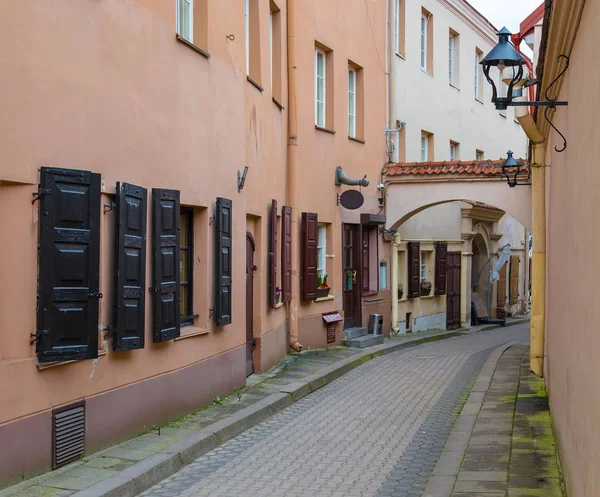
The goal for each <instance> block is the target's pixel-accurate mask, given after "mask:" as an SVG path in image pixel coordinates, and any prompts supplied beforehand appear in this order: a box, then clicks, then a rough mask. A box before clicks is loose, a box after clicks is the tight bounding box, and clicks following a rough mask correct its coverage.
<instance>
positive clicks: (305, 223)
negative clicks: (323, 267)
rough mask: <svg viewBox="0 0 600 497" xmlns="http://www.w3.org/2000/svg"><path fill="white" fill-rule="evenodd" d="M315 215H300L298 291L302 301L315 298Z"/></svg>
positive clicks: (316, 220) (309, 213)
mask: <svg viewBox="0 0 600 497" xmlns="http://www.w3.org/2000/svg"><path fill="white" fill-rule="evenodd" d="M317 226H318V218H317V215H316V214H314V213H312V212H303V213H302V268H301V271H300V273H301V274H300V290H301V294H302V295H301V297H302V300H315V299H316V298H317V231H318V230H317Z"/></svg>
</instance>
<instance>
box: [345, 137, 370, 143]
mask: <svg viewBox="0 0 600 497" xmlns="http://www.w3.org/2000/svg"><path fill="white" fill-rule="evenodd" d="M348 140H351V141H353V142H357V143H362V144H363V145H364V144H365V143H366V142H365V141H364V140H361V139H360V138H355V137H354V136H348Z"/></svg>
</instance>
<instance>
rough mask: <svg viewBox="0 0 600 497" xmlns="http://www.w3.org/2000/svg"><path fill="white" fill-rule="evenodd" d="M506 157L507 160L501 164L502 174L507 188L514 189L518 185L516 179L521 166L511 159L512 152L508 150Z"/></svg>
mask: <svg viewBox="0 0 600 497" xmlns="http://www.w3.org/2000/svg"><path fill="white" fill-rule="evenodd" d="M507 155H508V157H507V159H506V160H505V161H504V163H503V164H502V174H504V177H505V178H506V181H508V186H510V187H511V188H514V187H515V186H517V184H518V181H517V177H518V175H519V173H520V172H521V169H522V168H523V166H522V164H521V163H519V161H518V160H516V159H515V158H514V157H513V151H512V150H509V151H508V153H507Z"/></svg>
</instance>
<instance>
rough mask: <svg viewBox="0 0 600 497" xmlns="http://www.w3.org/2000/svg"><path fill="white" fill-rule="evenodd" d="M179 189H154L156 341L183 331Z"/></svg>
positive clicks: (164, 339) (153, 245)
mask: <svg viewBox="0 0 600 497" xmlns="http://www.w3.org/2000/svg"><path fill="white" fill-rule="evenodd" d="M179 229H180V226H179V191H178V190H164V189H160V188H153V189H152V256H153V259H154V261H153V262H154V264H153V270H154V281H153V282H152V297H153V304H154V305H153V307H154V342H155V343H157V342H166V341H167V340H172V339H173V338H177V337H178V336H179V335H180V314H179V298H180V295H181V287H180V281H181V274H180V272H179V251H180V245H179Z"/></svg>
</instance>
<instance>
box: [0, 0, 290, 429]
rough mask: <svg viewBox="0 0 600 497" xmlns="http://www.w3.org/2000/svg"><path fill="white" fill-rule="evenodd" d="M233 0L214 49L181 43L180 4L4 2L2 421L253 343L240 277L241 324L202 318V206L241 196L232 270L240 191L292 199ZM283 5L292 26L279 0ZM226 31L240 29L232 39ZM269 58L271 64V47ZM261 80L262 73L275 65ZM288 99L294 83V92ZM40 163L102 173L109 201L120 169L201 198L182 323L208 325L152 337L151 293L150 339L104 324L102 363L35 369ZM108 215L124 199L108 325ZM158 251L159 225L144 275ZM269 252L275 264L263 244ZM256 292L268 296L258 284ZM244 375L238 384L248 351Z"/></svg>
mask: <svg viewBox="0 0 600 497" xmlns="http://www.w3.org/2000/svg"><path fill="white" fill-rule="evenodd" d="M236 3H239V5H238V7H239V8H233V7H232V5H230V3H229V2H220V1H217V0H211V1H209V9H208V10H209V22H208V45H207V49H208V51H209V52H210V55H211V58H210V59H207V58H205V57H203V56H202V55H200V54H199V53H197V52H195V51H194V50H192V49H190V48H189V47H187V46H185V45H184V44H182V43H179V42H177V41H176V39H175V3H174V2H172V3H171V2H164V1H162V0H161V1H158V0H138V1H133V0H131V1H117V0H107V1H105V2H78V3H75V4H73V3H72V2H67V1H65V0H59V1H57V2H52V3H46V2H33V1H25V2H22V1H16V0H9V1H6V2H2V4H1V5H0V41H1V46H2V49H0V71H1V72H2V73H3V74H10V75H11V77H10V78H2V79H1V80H0V95H2V107H3V109H4V110H3V113H2V116H3V118H0V133H1V134H2V136H3V137H5V140H4V144H5V146H4V147H3V149H2V154H1V156H0V181H2V182H1V183H0V185H1V186H0V226H1V227H2V230H3V235H2V236H1V237H0V274H2V283H3V284H2V285H1V286H0V287H1V288H2V295H1V298H0V316H1V317H0V379H2V381H0V423H2V422H6V421H9V420H13V419H16V418H20V417H23V416H26V415H30V414H33V413H36V412H39V411H44V410H46V409H48V408H51V407H54V406H57V405H60V404H64V403H68V402H70V401H73V400H76V399H79V398H82V397H88V396H93V395H97V394H100V393H103V392H107V391H110V390H112V389H115V388H118V387H121V386H124V385H129V384H133V383H135V382H139V381H140V380H143V379H145V378H150V377H153V376H156V375H160V374H162V373H166V372H170V371H174V370H178V369H180V368H183V367H185V366H189V365H192V364H195V363H198V362H199V361H202V360H205V359H207V358H210V357H213V356H215V355H217V354H221V353H223V352H226V351H230V350H233V349H236V348H239V347H243V346H245V341H246V339H245V329H244V323H245V282H244V280H243V278H239V277H237V278H236V277H234V281H233V288H232V292H233V299H232V303H233V324H232V325H230V326H227V327H224V328H222V329H216V328H215V327H214V325H213V324H212V321H211V320H210V319H209V318H208V308H209V306H210V305H211V302H212V298H213V297H212V292H213V285H212V273H211V269H210V268H211V260H212V258H213V254H212V252H213V250H214V249H213V247H214V233H213V230H214V224H213V225H211V226H209V225H208V219H207V218H208V216H211V215H212V214H213V213H214V209H215V199H216V197H217V196H223V197H227V198H230V199H232V200H233V247H234V250H233V254H234V256H233V273H234V275H242V274H245V245H244V244H245V242H244V240H245V232H246V205H247V206H248V210H249V212H252V213H255V214H256V215H258V216H262V218H263V219H266V217H265V216H266V215H267V212H268V211H267V204H266V202H265V201H264V200H260V199H265V198H266V197H267V196H271V195H272V196H274V197H275V198H277V199H278V200H279V201H280V205H284V203H285V160H284V159H285V152H286V150H285V136H286V129H287V115H286V113H285V112H284V111H281V110H279V109H278V108H277V107H276V106H275V105H274V104H273V102H272V101H271V95H270V89H269V88H268V84H265V92H264V93H259V92H258V91H257V90H256V89H255V88H254V87H251V86H250V84H249V83H248V82H247V81H246V74H245V61H244V42H243V40H244V15H243V3H242V2H241V1H239V2H236ZM277 3H278V5H279V7H280V8H281V9H282V14H283V21H284V22H283V24H284V25H285V2H284V1H281V2H277ZM260 5H261V9H263V10H262V13H263V14H267V15H266V16H263V17H262V18H261V21H260V22H261V26H262V28H261V29H262V31H261V37H263V38H264V39H266V40H267V41H266V42H265V43H263V44H262V45H263V47H264V46H267V47H268V22H269V19H268V5H269V2H268V1H267V0H264V1H261V3H260ZM225 34H234V35H235V41H229V40H228V39H227V38H226V37H225ZM282 37H283V38H284V36H283V35H282ZM263 41H264V40H263ZM284 54H285V50H284ZM262 56H263V61H262V64H263V66H266V67H268V50H266V51H265V50H263V52H262ZM282 67H284V68H285V61H283V63H282ZM264 71H266V69H264ZM265 74H267V75H268V72H265ZM263 80H264V81H266V82H267V83H268V77H267V78H263ZM264 81H263V82H264ZM284 93H285V91H284ZM25 95H26V98H25V97H24V96H25ZM286 99H287V96H286V95H285V94H284V102H283V104H284V106H285V103H286V101H285V100H286ZM244 165H248V166H249V167H250V172H249V173H248V181H247V186H246V188H245V189H244V190H243V191H242V192H241V193H238V191H237V178H236V174H237V171H238V170H240V169H242V170H243V168H244ZM40 166H57V167H64V168H73V169H83V170H91V171H94V172H99V173H101V174H102V189H103V192H104V194H103V196H102V202H103V203H107V202H109V201H110V200H111V199H112V197H111V196H112V195H114V193H115V183H116V182H117V181H126V182H131V183H135V184H139V185H142V186H144V187H146V188H148V189H149V194H150V189H151V188H153V187H161V188H173V189H178V190H180V191H181V203H182V204H186V205H192V206H196V207H197V209H196V212H197V213H198V216H196V217H197V218H198V219H196V226H195V228H198V229H200V230H202V231H203V232H202V233H198V232H197V233H195V237H196V241H197V242H200V243H199V244H198V245H197V249H198V254H200V256H201V257H200V262H199V263H198V262H196V266H195V270H196V275H195V281H194V284H195V286H197V287H198V288H199V289H200V291H199V292H198V294H197V295H196V296H195V305H198V306H199V307H201V308H198V309H195V311H196V312H198V314H199V315H200V318H198V320H197V321H196V323H195V329H194V330H190V329H187V328H184V329H182V331H183V332H184V333H189V332H190V331H192V332H197V333H201V332H202V333H203V334H199V335H197V336H193V337H188V338H185V339H183V340H176V341H171V342H168V343H162V344H153V343H152V339H151V305H150V298H147V300H146V302H147V307H146V310H147V315H146V347H145V348H144V349H142V350H136V351H131V352H125V353H123V352H113V351H112V346H111V344H110V343H106V342H104V341H102V340H101V337H102V335H103V333H101V332H100V333H99V347H100V348H101V349H106V350H105V352H103V353H101V356H100V357H99V359H98V361H97V362H95V361H78V362H75V363H69V364H63V365H60V366H57V367H52V368H48V369H44V370H42V371H40V370H39V369H38V368H37V367H36V364H35V354H34V351H35V347H34V346H33V345H31V346H30V345H29V333H31V332H33V331H34V330H35V326H36V323H35V314H36V297H35V296H36V244H37V236H38V235H37V233H38V219H37V216H38V213H37V204H36V205H34V206H32V205H31V198H32V196H31V193H32V192H34V191H35V190H36V189H37V184H38V181H39V179H38V168H39V167H40ZM267 193H268V195H267ZM113 223H114V212H108V213H106V214H101V265H100V268H101V277H100V291H101V292H103V293H104V299H103V300H101V302H100V323H99V324H100V326H101V327H106V326H108V325H110V324H111V311H112V310H111V307H110V303H111V292H112V264H113V262H112V257H113V256H112V251H113ZM266 225H267V223H265V222H263V223H260V224H259V226H260V232H259V233H258V235H259V237H262V238H263V239H264V240H265V243H266V238H265V233H266V229H267V228H266ZM7 227H9V228H7ZM9 232H10V237H7V236H6V234H7V233H9ZM150 249H151V236H149V237H148V260H147V267H146V270H147V274H146V277H147V281H148V282H150V281H151V273H150V268H151V259H150V255H151V250H150ZM259 260H260V261H261V262H260V266H261V267H263V268H266V264H265V260H266V259H265V255H264V251H263V252H261V254H260V259H259ZM198 278H200V279H201V281H198ZM260 278H261V282H260V288H261V289H260V290H259V291H257V295H259V294H263V293H266V290H265V291H264V292H263V290H262V288H266V283H265V281H266V280H265V279H264V278H266V272H265V271H264V270H263V272H262V273H261V275H260ZM262 302H263V307H264V296H263V299H262ZM260 316H261V314H260V313H259V327H258V328H255V333H257V334H259V335H260V334H262V333H263V332H268V331H269V330H271V329H275V328H278V329H279V330H283V331H281V333H285V326H281V325H282V323H283V322H284V320H285V315H284V313H283V311H277V312H276V313H275V312H273V313H272V314H268V313H267V312H266V311H265V312H264V319H262V318H261V317H260ZM278 350H279V353H284V350H281V347H280V348H279V349H278ZM271 355H273V354H271ZM273 361H274V359H273V358H272V359H271V362H273ZM235 375H237V376H236V380H235V382H236V384H237V386H239V385H240V384H242V383H243V381H244V364H240V365H239V369H236V372H235ZM235 375H234V376H235ZM223 393H225V392H223Z"/></svg>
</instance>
